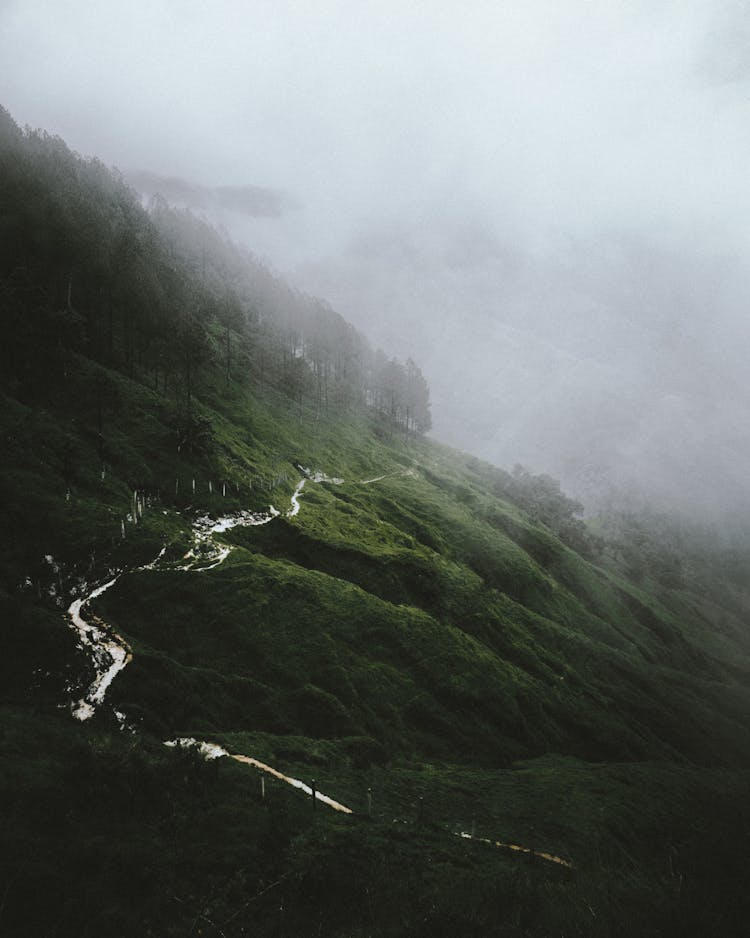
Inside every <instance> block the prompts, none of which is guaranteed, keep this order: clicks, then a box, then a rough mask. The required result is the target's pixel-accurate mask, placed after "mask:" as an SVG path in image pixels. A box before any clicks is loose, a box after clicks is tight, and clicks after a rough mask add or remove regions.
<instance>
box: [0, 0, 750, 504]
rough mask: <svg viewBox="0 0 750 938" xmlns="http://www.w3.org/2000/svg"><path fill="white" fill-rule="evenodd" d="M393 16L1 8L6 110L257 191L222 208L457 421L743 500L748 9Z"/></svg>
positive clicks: (217, 204) (62, 5) (202, 8)
mask: <svg viewBox="0 0 750 938" xmlns="http://www.w3.org/2000/svg"><path fill="white" fill-rule="evenodd" d="M404 6H406V5H404V4H402V3H397V2H391V0H373V2H370V3H361V4H359V3H346V2H333V0H315V2H312V3H309V4H302V3H293V2H289V0H287V2H284V0H273V2H270V0H269V2H265V0H263V2H260V0H256V2H240V0H237V2H212V3H198V2H193V0H173V2H166V0H161V2H156V0H154V2H149V3H145V2H135V3H134V2H129V3H118V2H103V3H99V4H91V3H86V2H60V0H58V2H38V0H16V2H14V0H10V2H7V0H6V2H3V0H0V63H1V64H0V103H2V104H3V105H4V106H5V107H7V108H8V109H9V110H10V112H11V114H12V115H13V117H14V118H15V119H16V121H18V122H19V123H20V124H30V125H31V126H34V127H43V128H45V129H47V130H49V131H50V132H52V133H57V134H59V135H60V136H62V137H63V138H64V139H65V140H66V141H67V142H68V143H69V145H70V146H72V147H73V148H74V149H77V150H79V151H80V152H82V153H84V154H87V155H97V156H99V157H100V158H101V159H103V160H104V161H105V162H107V163H111V164H116V165H117V166H118V167H120V168H121V169H122V170H124V171H126V172H130V173H133V172H140V173H141V174H144V173H147V174H151V175H152V177H153V176H154V175H156V176H159V177H165V178H167V179H171V180H172V181H173V182H174V181H175V180H177V181H181V182H183V183H184V184H185V185H186V186H188V188H190V187H192V189H193V190H194V191H195V192H199V193H200V192H202V193H203V194H204V196H205V193H207V192H214V193H215V192H217V191H220V192H224V193H225V194H226V193H227V192H229V193H232V192H234V193H245V195H246V196H247V198H248V199H249V201H247V200H246V201H245V202H242V199H241V198H240V201H239V202H236V203H235V204H233V200H232V198H231V197H229V196H227V197H226V198H223V199H222V198H218V199H217V198H213V199H205V198H204V202H205V203H206V204H205V206H204V210H205V211H206V213H207V214H209V215H210V217H211V218H212V219H213V220H216V221H218V222H220V223H221V224H224V225H225V226H226V227H227V228H228V229H229V230H230V231H231V232H232V233H233V235H234V236H235V237H236V238H237V239H238V240H242V241H243V242H244V243H245V244H246V245H247V246H248V247H250V248H251V250H253V251H254V252H255V253H256V254H258V255H259V256H260V257H262V258H264V259H266V260H268V261H269V262H270V263H271V264H272V265H273V266H274V267H275V268H276V269H277V270H279V271H280V272H282V273H284V274H285V275H286V276H287V277H288V278H289V279H291V280H293V282H295V283H296V284H298V285H299V286H301V287H303V288H304V289H306V290H308V291H310V292H312V293H316V294H318V295H321V296H323V297H325V298H326V299H328V300H330V302H331V303H332V304H333V305H334V307H336V308H337V309H338V310H339V312H341V313H342V314H343V315H344V316H346V317H347V318H348V319H350V320H351V321H353V322H354V323H355V324H357V325H359V326H360V328H362V329H363V330H364V331H365V332H366V333H367V334H368V335H369V336H370V338H371V339H372V341H373V342H375V343H377V344H382V345H383V347H384V348H385V349H386V351H388V352H389V353H393V354H398V355H399V356H400V357H405V356H406V355H407V354H411V355H413V356H414V357H415V359H416V360H417V361H418V362H419V363H420V364H421V365H422V367H423V370H424V371H425V374H426V376H427V378H428V381H429V383H430V385H431V389H432V397H433V420H434V434H433V435H435V436H436V437H438V438H439V439H442V440H444V441H445V442H448V443H452V444H454V445H457V446H460V447H462V448H465V449H468V450H470V451H471V452H474V453H476V454H477V455H480V456H482V457H485V458H488V459H490V460H492V461H494V462H496V463H499V464H500V465H505V466H512V465H513V463H515V462H523V463H525V464H527V465H528V466H529V467H530V468H532V469H533V470H535V471H548V472H551V473H552V474H554V475H556V476H557V477H559V478H561V479H562V481H563V484H564V486H565V488H566V489H567V490H568V491H570V492H572V493H573V494H577V495H579V496H583V497H584V499H587V498H588V499H590V500H592V501H593V499H594V495H595V494H596V493H601V492H602V491H603V490H606V488H607V486H608V485H610V484H612V483H616V484H618V485H624V486H632V485H638V486H641V487H642V488H644V490H645V491H646V492H647V493H648V494H649V495H650V496H651V497H652V499H653V500H654V503H655V504H656V505H661V504H664V505H666V504H682V505H684V506H690V507H692V506H694V505H696V504H698V503H700V505H702V506H705V507H706V508H707V509H708V510H711V511H713V510H722V509H724V508H725V507H726V506H727V505H731V506H732V507H733V508H735V509H736V507H737V506H738V505H741V506H742V508H743V509H750V471H748V470H749V468H750V458H749V457H750V398H749V396H748V381H747V373H748V367H747V362H748V356H749V355H750V317H749V316H748V312H747V305H748V298H749V297H750V289H749V288H750V228H749V227H748V219H750V182H749V181H748V170H747V159H748V154H750V12H748V8H747V6H746V5H745V4H743V3H739V2H736V3H735V2H722V0H709V2H705V0H700V2H698V0H679V2H666V0H648V2H638V0H632V2H618V0H606V2H605V0H599V2H595V0H591V2H585V0H549V2H544V0H516V2H508V3H504V2H498V0H494V2H486V3H484V2H474V3H472V4H463V3H459V2H439V0H423V2H415V3H412V4H410V5H408V8H407V9H404ZM248 193H249V194H250V195H249V196H248ZM255 196H258V197H260V198H261V202H260V203H256V202H253V197H255ZM264 197H267V198H269V199H270V200H271V201H270V202H266V203H264V202H263V201H262V198H264ZM274 199H276V201H274ZM243 204H244V205H245V209H246V210H245V211H243V210H241V209H242V205H243ZM257 204H260V205H261V207H262V206H263V205H266V208H268V207H269V206H270V209H269V210H267V211H261V212H258V211H255V210H254V208H253V207H254V206H255V208H257ZM248 206H249V207H250V209H251V211H249V212H248V211H247V208H248Z"/></svg>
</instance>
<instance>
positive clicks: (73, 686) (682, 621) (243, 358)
mask: <svg viewBox="0 0 750 938" xmlns="http://www.w3.org/2000/svg"><path fill="white" fill-rule="evenodd" d="M0 181H1V185H2V194H3V200H2V206H3V214H2V230H1V231H0V237H1V238H2V252H0V258H2V270H0V285H1V287H2V315H3V334H4V336H5V337H6V339H7V341H5V342H3V345H2V349H3V353H2V354H3V356H4V362H3V370H2V375H1V376H0V380H1V382H2V385H1V387H0V393H1V394H2V408H1V410H0V434H1V438H2V456H1V457H0V490H1V491H2V512H3V514H2V532H3V538H2V542H1V543H0V571H1V581H0V582H1V583H2V586H1V587H0V589H1V592H0V616H1V618H0V662H1V664H0V670H1V672H2V675H1V676H2V685H1V686H2V688H3V692H2V697H3V703H2V718H1V720H0V803H2V805H3V809H2V813H1V814H0V934H3V935H8V936H18V938H20V936H24V938H25V936H29V935H50V936H53V935H54V936H69V935H70V936H76V938H79V936H86V935H123V936H125V935H127V936H130V935H132V936H143V935H154V936H160V935H175V936H182V935H190V934H193V935H198V934H202V935H205V936H239V935H254V936H269V938H270V936H280V935H283V936H288V938H292V936H294V938H297V936H313V935H325V936H342V938H343V936H393V938H395V936H402V938H406V936H443V935H444V936H456V935H461V936H472V935H476V936H484V935H509V936H510V935H527V936H553V935H554V936H559V935H563V936H592V938H594V936H597V938H598V936H631V935H633V936H696V938H697V936H701V938H703V936H707V935H722V936H723V935H744V934H746V933H747V928H748V920H749V913H750V909H749V908H748V905H750V899H749V898H748V891H747V875H746V856H747V852H748V847H749V846H750V844H749V837H748V834H749V830H748V824H749V823H750V817H749V813H748V812H749V811H750V808H749V807H748V805H750V799H749V798H748V795H749V794H750V792H749V791H748V787H749V786H748V780H749V778H750V775H749V774H748V773H749V771H750V726H749V725H748V716H749V715H750V687H749V684H748V677H749V676H750V640H748V635H747V618H748V610H749V609H750V604H749V603H748V594H747V582H746V573H745V571H746V570H747V563H746V561H747V560H748V554H747V551H746V550H745V549H744V548H743V546H742V543H741V542H739V541H737V540H735V541H731V542H730V541H729V540H727V539H726V538H725V537H724V536H723V535H722V533H721V532H710V533H707V532H705V531H698V530H697V529H693V528H690V527H689V526H686V525H685V524H681V525H676V524H675V523H673V522H669V521H667V520H665V519H663V518H658V517H656V516H646V515H640V516H634V515H619V516H611V517H608V518H603V519H599V521H598V522H597V525H596V526H595V527H592V526H587V525H584V523H583V522H582V521H581V519H580V506H578V505H576V503H575V502H572V501H571V500H570V499H568V498H566V497H565V496H564V495H563V494H562V493H561V492H560V491H559V487H558V486H557V485H556V483H555V482H554V481H553V480H551V479H548V478H545V477H539V476H534V475H532V474H530V473H528V472H526V471H525V470H523V469H521V468H517V469H516V470H515V471H514V472H512V473H506V472H504V471H502V470H499V469H496V468H494V467H491V466H488V465H486V464H484V463H481V462H479V461H477V460H474V459H471V458H469V457H466V456H463V455H462V454H459V453H455V452H453V451H450V450H447V449H445V448H443V447H441V446H439V445H437V444H435V443H432V442H430V441H428V440H426V439H425V438H424V437H423V436H422V435H421V431H423V430H425V429H427V428H428V426H429V402H428V394H427V388H426V385H425V384H424V380H423V378H422V377H421V374H420V373H419V370H418V368H417V366H416V365H414V364H413V363H407V364H406V365H400V364H398V363H397V362H393V361H389V360H388V359H386V358H385V356H382V355H378V354H375V353H372V352H371V351H370V350H369V349H368V347H367V345H366V343H365V342H364V340H363V339H362V337H361V336H359V335H358V334H357V333H356V332H355V331H354V330H353V329H352V328H351V327H350V326H349V325H348V324H346V323H345V322H344V320H342V319H341V318H340V317H339V316H337V315H336V314H335V313H333V312H332V311H331V310H329V309H327V308H326V307H325V306H323V305H322V304H320V303H318V302H317V301H314V300H312V299H310V298H307V297H302V296H299V295H296V294H294V293H293V292H292V291H289V290H288V288H286V287H285V286H284V285H283V284H282V283H281V282H280V281H279V280H277V279H276V278H274V277H273V276H271V274H269V273H268V272H267V271H265V270H264V269H263V268H261V267H260V266H259V265H258V264H257V263H255V262H254V261H253V260H252V259H251V258H247V257H244V256H242V255H241V254H240V253H239V252H238V251H237V250H236V249H235V248H233V247H232V246H231V245H229V244H227V243H226V242H225V241H224V240H223V239H221V238H220V237H219V236H218V235H217V234H216V233H215V232H213V231H212V230H211V229H210V228H208V227H207V226H206V225H204V224H203V223H202V222H199V221H197V220H196V219H195V218H193V217H192V216H189V215H187V214H183V213H175V212H174V211H173V210H172V209H170V208H169V207H168V206H166V205H165V204H156V205H154V206H152V207H151V210H150V211H149V212H146V211H145V210H144V209H142V208H141V207H140V205H139V204H138V202H137V200H136V199H135V197H134V196H133V194H132V193H130V192H129V190H128V189H127V188H126V187H125V186H124V185H123V184H122V182H121V181H120V180H119V179H118V178H117V177H116V176H115V175H113V174H112V173H110V172H109V171H108V170H106V169H104V167H102V166H100V165H99V164H96V163H90V162H86V161H83V160H81V159H80V158H78V157H76V156H74V155H72V154H70V153H69V152H68V151H67V150H66V148H65V147H64V145H63V144H62V143H61V142H60V141H58V140H54V139H50V138H48V137H45V136H44V135H36V134H29V133H25V134H24V133H21V132H20V131H18V129H17V128H16V127H15V126H14V125H13V124H12V122H11V121H10V119H9V118H8V117H7V115H4V116H3V118H2V127H1V128H0ZM300 466H305V467H307V468H308V469H310V470H312V471H315V470H318V469H319V470H321V471H322V472H325V473H327V474H328V475H329V476H335V477H339V478H341V479H343V480H344V481H343V483H342V484H332V483H328V482H320V483H318V484H312V483H310V484H308V485H307V487H306V488H305V490H304V493H303V496H302V508H301V511H300V513H299V514H298V515H296V516H294V517H279V518H277V519H276V520H275V521H274V522H273V523H271V524H268V525H266V526H264V527H245V528H243V527H237V528H234V529H232V530H231V531H230V532H227V533H226V534H224V535H221V537H222V538H223V540H224V542H225V543H226V544H227V545H232V546H233V548H234V549H233V550H232V552H231V553H230V554H229V556H228V557H227V559H226V560H225V561H224V563H222V564H221V565H219V566H217V567H216V568H214V569H213V570H210V571H206V572H202V573H191V572H184V571H178V570H175V569H171V570H170V569H156V570H150V571H141V572H130V573H126V574H125V575H123V576H122V578H121V579H120V580H119V581H118V583H117V585H116V586H114V587H113V588H112V589H111V590H109V591H108V592H107V593H105V594H104V595H102V596H101V597H100V598H99V599H97V600H96V601H95V603H94V604H93V605H94V611H95V612H96V614H97V615H98V616H100V617H101V619H102V620H104V621H106V622H107V623H109V624H111V625H112V626H113V627H115V628H116V629H117V631H118V632H119V633H120V634H121V635H123V636H125V637H126V639H127V641H128V642H129V643H130V645H131V647H132V649H133V654H134V657H133V661H132V663H131V664H129V665H128V667H127V668H126V669H125V671H124V672H123V673H122V674H120V675H119V676H118V677H117V679H116V680H115V682H114V683H113V684H112V687H111V688H110V690H109V692H108V694H107V698H106V701H105V703H104V705H103V706H102V707H101V708H100V709H99V711H98V712H97V714H96V716H95V717H94V718H93V720H91V721H90V722H88V723H83V724H81V723H78V722H76V721H74V720H73V719H72V717H71V715H70V711H69V709H68V706H67V703H68V701H69V700H70V699H71V697H75V696H78V695H80V692H81V689H82V688H85V686H86V685H87V683H88V680H89V678H90V664H89V662H88V659H87V657H86V656H85V655H84V654H83V652H81V651H80V650H79V649H77V648H76V642H75V634H74V632H73V631H72V630H71V629H70V628H69V627H68V622H67V619H66V614H65V608H66V607H67V605H68V603H69V602H70V598H71V597H72V596H73V595H76V594H77V593H76V591H80V589H81V582H80V581H81V580H82V579H85V580H86V581H87V582H88V583H89V584H93V583H96V582H99V581H103V580H104V579H105V578H106V576H107V573H108V571H109V570H110V569H118V570H120V569H126V570H132V569H133V568H134V567H137V566H139V565H141V564H143V563H145V562H147V561H149V560H151V559H152V558H153V557H154V556H155V554H156V553H157V551H158V550H159V549H160V548H161V547H162V546H163V545H166V547H167V556H168V557H174V558H177V557H179V556H181V555H182V554H183V553H184V552H185V551H186V549H187V547H188V545H189V543H190V525H191V520H192V519H193V518H194V517H195V513H196V512H197V511H201V512H205V511H208V512H211V513H213V514H216V515H219V514H225V513H227V512H229V511H232V510H237V509H240V508H243V509H244V508H253V509H265V508H266V507H267V506H268V505H269V503H273V504H274V505H276V506H277V507H278V508H283V507H285V506H287V505H288V504H289V499H290V496H291V494H292V492H293V490H294V487H295V485H296V483H297V481H298V479H299V478H300V477H301V470H300V468H299V467H300ZM373 480H377V481H373ZM134 490H138V491H139V492H142V493H145V495H146V497H147V499H146V510H145V512H144V513H143V517H142V518H140V519H139V520H136V519H137V514H136V515H134V514H133V512H132V504H133V491H134ZM129 514H130V517H128V515H129ZM123 532H124V536H123ZM115 711H118V712H120V713H122V714H124V715H125V718H126V722H127V724H128V726H129V728H128V729H125V730H122V729H121V728H120V722H121V721H120V719H119V718H118V717H117V716H116V713H115ZM176 736H194V737H197V738H199V739H206V740H211V741H214V742H216V743H219V744H221V745H223V746H224V747H225V748H226V749H228V750H229V751H230V752H236V753H244V754H247V755H251V756H254V757H255V758H257V759H260V760H262V761H263V762H266V763H268V764H270V765H272V766H275V767H276V768H278V769H280V770H282V771H284V772H286V773H287V774H289V775H293V776H295V777H297V778H302V779H305V780H308V781H310V780H312V779H313V778H314V779H315V780H316V784H317V786H318V788H319V789H320V790H321V791H323V792H325V793H326V794H328V795H330V796H331V797H333V798H335V799H337V800H338V801H341V802H343V803H344V804H346V805H349V806H350V807H351V808H352V809H353V811H354V814H353V815H339V814H336V813H334V812H333V811H331V810H329V809H327V808H326V807H325V806H323V805H320V804H319V805H318V806H317V809H316V810H313V803H312V800H311V799H310V798H309V797H306V796H305V795H304V794H302V793H300V792H299V791H297V790H295V789H293V788H291V787H289V786H287V785H285V784H283V783H282V782H280V781H277V780H275V779H273V778H270V777H269V778H267V780H266V783H265V797H262V795H261V783H260V775H259V773H258V771H257V770H256V769H253V768H250V767H248V766H245V765H241V764H238V763H236V762H233V761H230V760H228V759H220V760H216V761H211V762H206V761H204V760H202V759H201V758H199V757H198V756H197V755H196V754H195V753H194V752H191V751H181V750H179V749H173V748H167V747H165V746H164V745H163V742H164V741H165V740H167V739H171V738H173V737H176ZM368 790H369V791H368ZM368 793H369V799H368ZM462 832H463V833H467V834H473V835H474V837H475V838H476V839H469V838H462V837H460V836H458V835H460V834H461V833H462ZM481 838H487V839H489V840H491V841H493V842H494V841H501V842H503V843H504V844H515V845H518V846H521V847H523V848H525V850H524V851H519V850H511V849H508V848H507V847H499V846H495V845H494V843H492V844H488V843H484V842H482V840H481ZM542 853H548V854H551V855H553V856H555V857H558V858H561V859H563V860H565V861H566V863H569V864H570V865H569V866H568V865H563V864H560V863H555V862H550V861H549V860H548V859H545V858H543V857H542V856H541V854H542Z"/></svg>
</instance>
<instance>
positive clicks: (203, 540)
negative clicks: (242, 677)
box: [68, 466, 573, 869]
mask: <svg viewBox="0 0 750 938" xmlns="http://www.w3.org/2000/svg"><path fill="white" fill-rule="evenodd" d="M298 468H299V470H300V471H301V472H302V473H303V478H302V479H301V480H300V481H299V482H298V483H297V486H296V487H295V489H294V492H293V493H292V496H291V504H290V507H289V508H288V509H287V511H286V512H284V515H285V517H287V518H293V517H295V516H296V515H298V514H299V511H300V501H299V500H300V497H301V496H302V492H303V489H304V487H305V483H306V482H308V481H310V482H315V483H319V482H327V483H330V484H333V485H342V484H343V483H344V480H343V479H339V478H332V477H331V476H328V475H326V474H325V473H324V472H321V471H320V470H314V471H311V470H309V469H306V468H305V467H304V466H298ZM401 475H407V476H413V475H416V473H415V472H414V470H413V469H403V470H396V471H395V472H390V473H386V474H385V475H381V476H377V477H376V478H373V479H363V480H362V481H361V482H360V483H359V484H360V485H371V484H372V483H374V482H380V481H381V480H383V479H387V478H392V477H394V476H401ZM280 515H281V512H280V511H278V510H277V509H276V508H274V506H273V505H269V508H268V511H266V512H252V511H248V510H245V511H238V512H234V513H233V514H230V515H225V516H223V517H221V518H217V519H212V518H211V517H210V516H208V515H203V516H201V517H199V518H197V519H196V520H195V522H194V523H193V527H192V531H193V545H192V547H191V548H190V549H189V550H188V551H187V553H186V554H185V555H184V556H183V557H182V560H183V561H187V562H183V563H180V564H174V563H168V564H163V563H162V558H163V557H164V554H165V552H166V549H167V548H166V545H164V547H162V549H161V550H160V551H159V553H158V555H157V556H156V557H155V558H154V559H153V560H152V561H151V562H150V563H147V564H144V565H143V566H140V567H134V568H132V569H130V570H121V571H119V572H116V573H115V572H114V571H112V572H113V573H114V576H111V578H110V579H109V580H107V581H106V582H105V583H102V584H100V585H98V586H96V587H94V588H93V589H92V590H91V591H90V592H89V593H88V594H86V595H85V596H82V597H80V598H78V599H75V600H73V602H72V603H71V604H70V606H69V607H68V615H69V616H70V620H71V627H72V628H74V629H75V631H76V632H77V633H78V637H79V642H80V646H81V647H82V648H85V649H87V650H88V651H89V653H90V655H91V658H92V661H93V664H94V669H95V672H96V676H95V678H94V681H93V682H92V683H91V684H90V686H89V688H88V689H87V691H86V693H85V694H84V696H83V697H81V698H80V699H79V700H76V701H72V702H71V705H70V708H71V712H72V714H73V716H74V717H75V718H76V719H77V720H81V721H84V720H88V719H90V718H91V717H92V716H93V715H94V714H95V712H96V709H97V707H99V706H100V705H101V704H102V703H103V702H104V697H105V695H106V693H107V690H108V689H109V687H110V685H111V684H112V681H113V680H114V679H115V677H116V676H117V675H118V674H119V672H120V671H122V670H123V669H124V668H125V667H126V666H127V665H128V664H129V663H130V662H131V661H132V660H133V652H132V649H131V648H130V645H129V644H128V642H127V641H126V640H125V639H124V638H123V637H122V635H119V634H118V633H117V632H116V631H114V629H112V628H110V627H109V626H108V625H107V624H106V623H105V622H104V621H103V620H102V619H100V618H99V617H98V616H96V615H95V614H94V613H93V612H90V611H89V612H87V614H88V616H89V618H88V619H86V618H84V616H83V611H84V610H85V609H86V607H87V606H88V605H89V604H90V603H91V602H92V600H94V599H96V598H97V597H98V596H101V595H102V594H103V593H105V592H106V591H107V590H108V589H110V588H111V587H113V586H114V585H115V583H117V581H118V580H119V579H120V577H121V576H123V575H124V574H125V573H142V572H145V571H148V570H158V569H162V568H163V569H171V570H180V571H185V572H193V573H204V572H206V571H208V570H213V569H215V568H216V567H218V566H219V565H220V564H222V563H223V562H224V561H225V560H226V558H227V557H228V556H229V554H230V553H231V552H232V550H233V549H234V548H233V547H232V546H230V545H227V544H222V543H220V542H218V541H216V540H215V539H214V535H215V534H223V533H224V532H225V531H229V530H231V529H232V528H234V527H238V526H245V527H250V526H260V525H264V524H269V523H270V522H271V521H273V520H274V519H275V518H278V517H280ZM117 715H118V719H120V721H121V723H122V724H123V725H125V718H124V715H122V714H117ZM164 745H165V746H170V747H173V748H176V747H183V748H196V749H197V750H198V752H199V753H200V754H201V755H202V756H203V757H204V758H205V759H219V758H229V759H234V760H235V761H236V762H240V763H242V764H243V765H249V766H251V767H252V768H255V769H258V770H259V771H261V772H264V773H266V774H267V775H271V776H272V777H274V778H277V779H279V780H280V781H283V782H285V783H286V784H288V785H291V786H292V787H293V788H297V789H299V790H300V791H303V792H305V794H307V795H310V796H312V794H313V789H312V788H311V787H310V786H309V785H307V784H306V783H305V782H303V781H302V780H301V779H298V778H294V777H292V776H289V775H285V774H284V773H283V772H280V771H278V769H275V768H273V767H272V766H270V765H267V764H266V763H265V762H261V761H260V760H258V759H255V758H253V757H252V756H246V755H243V754H241V753H231V752H229V751H228V750H226V749H224V748H223V747H222V746H219V745H218V744H217V743H212V742H207V741H205V740H197V739H195V738H193V737H181V738H178V739H173V740H167V741H166V742H165V743H164ZM315 799H316V801H320V802H321V803H322V804H325V805H327V806H328V807H330V808H332V809H333V810H334V811H338V812H340V813H342V814H353V813H354V812H353V811H352V809H351V808H349V807H347V806H346V805H345V804H342V803H341V802H339V801H335V800H334V799H333V798H331V797H329V796H328V795H325V794H323V792H320V791H318V790H317V789H316V790H315ZM456 836H458V837H461V838H462V839H463V840H471V841H474V842H476V843H483V844H488V845H490V846H494V847H499V848H503V849H507V850H511V851H514V852H518V853H524V854H528V855H532V856H534V857H536V858H539V859H541V860H545V861H547V862H549V863H555V864H557V865H559V866H563V867H567V868H568V869H572V867H573V864H572V863H570V862H569V861H568V860H564V859H563V858H562V857H558V856H555V855H554V854H550V853H546V852H542V851H536V850H532V849H531V848H529V847H523V846H520V845H519V844H512V843H505V842H503V841H499V840H490V839H489V838H486V837H475V836H474V835H473V834H469V833H467V832H465V831H462V832H460V833H458V834H456Z"/></svg>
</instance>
